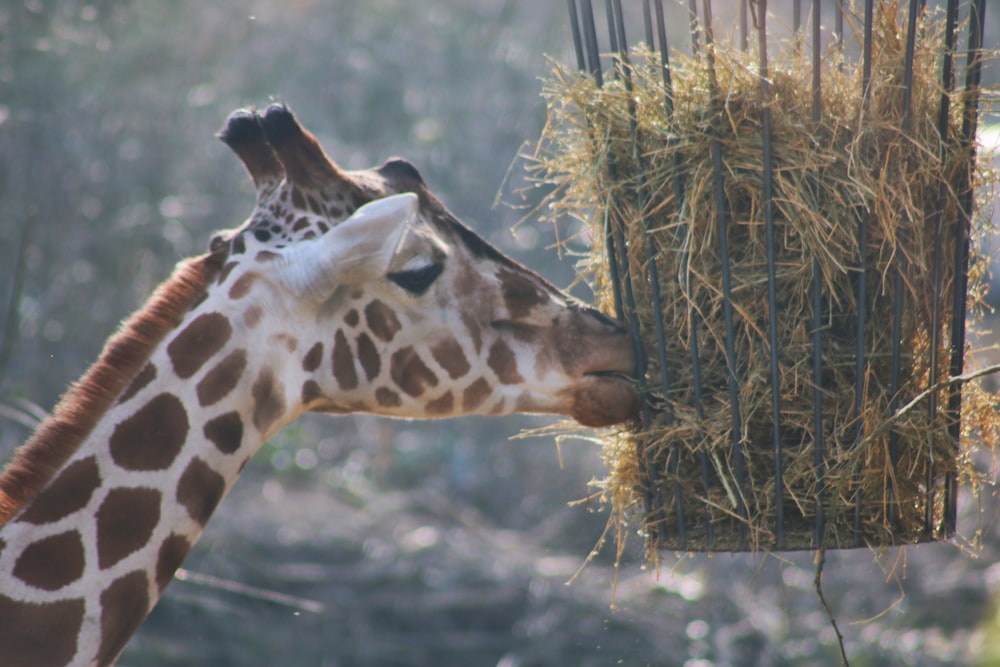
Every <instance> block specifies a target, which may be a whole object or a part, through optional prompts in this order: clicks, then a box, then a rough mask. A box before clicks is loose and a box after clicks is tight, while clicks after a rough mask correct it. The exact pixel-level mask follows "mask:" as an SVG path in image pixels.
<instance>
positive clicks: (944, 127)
mask: <svg viewBox="0 0 1000 667" xmlns="http://www.w3.org/2000/svg"><path fill="white" fill-rule="evenodd" d="M957 31H958V0H949V1H948V6H947V9H946V11H945V32H944V55H943V58H942V61H941V104H940V107H939V109H938V134H939V135H940V137H941V153H940V155H939V161H940V162H941V164H942V165H943V164H944V160H945V154H946V151H947V148H946V146H947V145H948V141H949V139H948V137H949V136H950V135H951V131H950V121H949V118H950V116H951V95H952V93H953V92H954V90H955V75H954V66H953V62H954V54H955V43H956V40H957V37H958V35H957ZM947 196H948V189H947V185H946V184H945V183H944V181H941V183H940V185H939V186H938V196H937V201H938V205H939V207H940V208H939V209H938V210H937V211H935V213H934V222H933V224H934V255H933V259H932V261H931V276H932V278H931V284H932V285H934V286H935V287H936V286H938V285H940V283H941V269H942V266H941V263H942V261H943V260H942V257H943V253H944V250H943V249H942V246H943V243H944V240H943V239H944V210H943V209H944V202H945V200H946V197H947ZM931 322H933V323H934V326H933V327H931V332H930V336H931V341H930V357H929V360H928V369H929V370H928V377H927V384H928V386H933V385H934V384H935V383H937V381H938V367H939V365H940V364H939V361H938V354H939V349H940V345H941V342H940V341H941V338H940V336H941V298H940V296H939V291H938V290H937V289H933V290H931ZM927 413H928V416H929V418H930V420H931V421H932V422H933V421H934V420H935V419H936V418H937V413H938V393H937V392H932V393H931V395H930V396H929V397H928V398H927ZM928 456H929V458H930V463H929V465H928V467H927V478H926V480H925V484H926V487H927V504H926V506H925V507H924V532H925V533H926V534H927V535H932V534H933V532H934V489H935V479H934V465H933V463H934V449H933V447H931V449H930V450H929V451H928Z"/></svg>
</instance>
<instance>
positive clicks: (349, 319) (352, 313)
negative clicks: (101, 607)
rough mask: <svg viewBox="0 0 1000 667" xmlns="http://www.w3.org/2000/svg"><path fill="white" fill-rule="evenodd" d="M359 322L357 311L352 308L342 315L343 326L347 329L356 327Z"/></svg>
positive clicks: (359, 317)
mask: <svg viewBox="0 0 1000 667" xmlns="http://www.w3.org/2000/svg"><path fill="white" fill-rule="evenodd" d="M359 321H361V316H360V315H358V311H356V310H354V309H353V308H351V309H350V310H349V311H347V314H346V315H344V324H346V325H347V326H349V327H356V326H358V322H359Z"/></svg>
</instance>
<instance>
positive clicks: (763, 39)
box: [754, 0, 801, 549]
mask: <svg viewBox="0 0 1000 667" xmlns="http://www.w3.org/2000/svg"><path fill="white" fill-rule="evenodd" d="M800 11H801V8H800ZM757 12H758V14H757V19H756V21H755V22H754V24H755V26H756V28H757V49H758V54H757V58H758V67H759V72H760V97H761V118H760V124H761V150H762V152H763V162H764V164H763V166H762V169H763V172H764V173H763V175H764V192H763V196H764V230H765V232H764V233H765V236H766V243H767V249H766V250H767V309H768V314H767V334H768V346H769V347H770V363H771V367H770V370H771V449H772V452H773V457H774V509H775V519H774V533H775V538H776V540H777V545H776V546H777V548H779V549H780V548H782V547H783V546H784V545H785V511H784V505H785V488H784V474H783V466H782V463H781V371H780V369H779V366H778V298H777V287H776V283H777V271H776V269H775V256H774V254H775V253H774V244H775V239H774V165H773V161H772V158H773V156H772V145H771V87H770V84H769V82H768V77H769V74H768V63H767V0H758V2H757Z"/></svg>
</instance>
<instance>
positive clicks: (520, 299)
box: [499, 268, 549, 320]
mask: <svg viewBox="0 0 1000 667" xmlns="http://www.w3.org/2000/svg"><path fill="white" fill-rule="evenodd" d="M499 278H500V289H501V290H502V291H503V298H504V303H506V304H507V310H508V311H509V312H510V316H511V319H514V320H517V319H520V318H522V317H524V316H525V315H527V314H529V313H530V312H531V310H532V308H534V307H535V306H539V305H541V304H543V303H546V302H547V301H548V300H549V296H548V295H547V294H546V293H545V292H543V291H541V290H540V289H538V285H536V284H535V282H534V281H533V280H531V279H530V278H528V277H527V276H525V275H523V274H521V273H516V272H514V271H512V270H510V269H507V268H501V269H500V274H499Z"/></svg>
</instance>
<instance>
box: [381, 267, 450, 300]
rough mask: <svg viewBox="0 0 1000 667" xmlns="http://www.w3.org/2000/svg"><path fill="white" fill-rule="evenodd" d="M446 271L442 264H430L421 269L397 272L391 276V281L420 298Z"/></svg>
mask: <svg viewBox="0 0 1000 667" xmlns="http://www.w3.org/2000/svg"><path fill="white" fill-rule="evenodd" d="M442 271H444V266H443V265H442V264H437V263H435V264H428V265H427V266H422V267H420V268H419V269H412V270H408V271H396V272H394V273H390V274H389V276H388V277H389V280H391V281H392V282H394V283H396V284H397V285H399V286H400V287H402V288H403V289H405V290H406V291H407V292H409V293H411V294H414V295H416V296H420V295H421V294H423V293H424V292H426V291H427V289H428V288H429V287H430V286H431V284H433V283H434V281H435V280H437V277H438V276H440V275H441V272H442Z"/></svg>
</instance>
